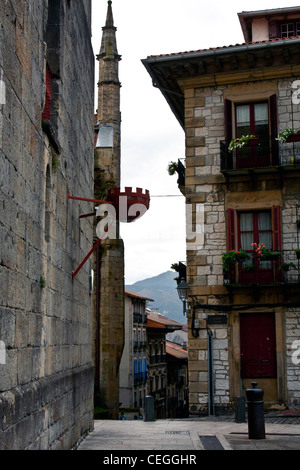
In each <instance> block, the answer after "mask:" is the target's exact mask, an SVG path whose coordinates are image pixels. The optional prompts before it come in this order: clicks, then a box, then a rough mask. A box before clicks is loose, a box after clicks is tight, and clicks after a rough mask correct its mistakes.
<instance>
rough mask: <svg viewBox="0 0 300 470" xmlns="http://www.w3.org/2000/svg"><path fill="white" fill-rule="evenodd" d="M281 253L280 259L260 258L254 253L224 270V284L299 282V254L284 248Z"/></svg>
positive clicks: (244, 284) (248, 284) (245, 284)
mask: <svg viewBox="0 0 300 470" xmlns="http://www.w3.org/2000/svg"><path fill="white" fill-rule="evenodd" d="M281 254H282V256H281V257H280V258H278V259H268V260H266V259H265V260H259V259H258V258H257V257H256V256H255V255H254V254H253V256H252V257H251V258H250V260H247V261H246V262H245V261H244V262H238V263H236V264H235V265H233V266H231V268H230V269H229V270H228V271H224V286H226V287H230V286H234V285H236V286H250V285H256V286H259V285H261V286H266V285H269V286H272V285H275V286H276V285H280V284H285V285H287V284H299V283H300V259H299V258H298V257H297V256H299V255H297V254H296V253H295V251H294V250H292V251H291V250H284V251H281ZM251 255H252V254H251ZM297 288H299V286H298V287H297Z"/></svg>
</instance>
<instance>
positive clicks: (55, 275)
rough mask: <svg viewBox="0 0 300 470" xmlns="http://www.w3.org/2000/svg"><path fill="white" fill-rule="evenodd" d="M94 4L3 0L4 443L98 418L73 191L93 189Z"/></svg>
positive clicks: (80, 431)
mask: <svg viewBox="0 0 300 470" xmlns="http://www.w3.org/2000/svg"><path fill="white" fill-rule="evenodd" d="M48 5H49V16H48V10H47V7H48ZM90 11H91V9H90V2H89V1H85V2H84V5H83V3H82V2H69V1H67V0H62V1H60V2H57V1H53V0H49V2H48V1H46V0H40V1H36V0H33V1H32V0H30V1H29V0H24V1H22V2H15V1H13V0H8V1H6V2H1V15H0V23H1V24H0V84H1V92H0V97H1V98H0V208H1V211H0V341H1V345H2V346H4V347H3V348H2V350H1V356H0V357H1V360H0V448H1V449H2V450H3V449H70V448H72V447H74V446H75V445H76V443H77V442H78V441H79V440H80V439H81V437H82V435H84V434H85V433H86V432H88V431H89V430H90V429H91V427H92V423H93V388H94V380H93V379H94V374H93V366H92V362H91V298H90V286H89V274H90V266H91V264H90V263H87V264H86V265H85V266H84V267H83V268H82V270H81V271H80V272H79V273H78V275H77V276H76V278H75V279H74V280H73V278H72V271H74V270H75V269H76V268H77V266H78V265H79V264H80V262H81V261H82V260H83V258H84V256H85V255H86V254H87V253H88V251H89V250H90V248H91V247H92V242H93V231H92V229H93V227H92V223H91V221H89V220H88V219H84V220H83V221H80V220H79V214H80V213H82V212H90V210H91V207H90V204H88V203H83V202H78V201H73V200H68V198H67V193H68V192H69V193H70V194H71V195H75V196H84V197H92V196H93V87H94V58H93V53H92V48H91V41H90V35H91V30H90V23H89V22H90ZM86 15H87V16H86ZM47 46H48V47H47ZM46 59H47V60H48V62H49V63H51V69H52V71H53V75H52V87H51V92H52V101H51V118H50V122H46V121H45V122H43V123H42V112H43V109H44V104H45V96H46ZM1 100H2V102H1Z"/></svg>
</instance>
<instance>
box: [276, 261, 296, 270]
mask: <svg viewBox="0 0 300 470" xmlns="http://www.w3.org/2000/svg"><path fill="white" fill-rule="evenodd" d="M290 268H291V269H297V268H296V266H295V265H294V263H282V264H281V265H280V266H279V269H282V270H283V271H289V269H290Z"/></svg>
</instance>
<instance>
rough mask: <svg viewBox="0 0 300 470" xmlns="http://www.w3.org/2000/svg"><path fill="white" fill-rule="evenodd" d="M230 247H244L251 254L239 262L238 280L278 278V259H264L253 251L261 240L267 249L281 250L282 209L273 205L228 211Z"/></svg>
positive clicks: (256, 280) (242, 248)
mask: <svg viewBox="0 0 300 470" xmlns="http://www.w3.org/2000/svg"><path fill="white" fill-rule="evenodd" d="M228 240H229V244H228V245H229V250H243V251H245V252H246V253H248V255H249V256H250V258H249V259H247V260H246V261H244V262H242V263H239V264H238V280H239V282H241V283H245V284H247V283H268V282H275V281H276V282H277V281H279V280H280V276H281V271H279V269H278V268H279V263H280V259H278V260H275V261H274V260H265V259H263V260H262V259H261V257H260V256H258V255H257V253H256V252H255V246H254V245H253V244H257V245H259V244H260V243H262V244H263V246H264V247H265V248H266V250H272V251H280V250H281V248H282V247H281V210H280V207H279V206H274V207H273V208H272V209H268V210H255V211H249V210H247V211H237V212H236V211H234V210H233V209H229V210H228Z"/></svg>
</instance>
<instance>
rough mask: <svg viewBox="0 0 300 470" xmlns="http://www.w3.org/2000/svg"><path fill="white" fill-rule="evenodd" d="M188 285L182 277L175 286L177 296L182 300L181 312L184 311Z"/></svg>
mask: <svg viewBox="0 0 300 470" xmlns="http://www.w3.org/2000/svg"><path fill="white" fill-rule="evenodd" d="M188 290H189V285H188V284H187V283H186V282H185V280H184V279H183V278H182V279H181V280H180V282H179V284H178V286H177V292H178V297H179V298H180V300H181V301H182V302H183V314H185V313H186V301H187V298H188Z"/></svg>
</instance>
